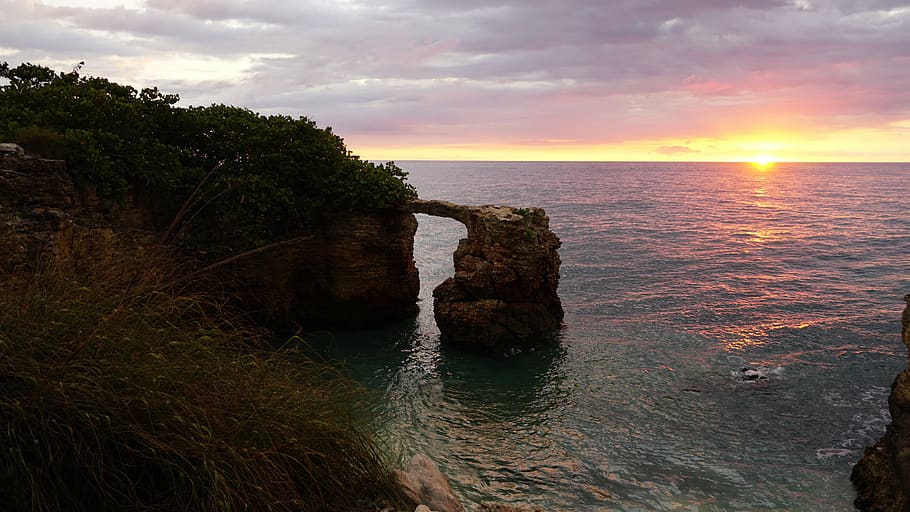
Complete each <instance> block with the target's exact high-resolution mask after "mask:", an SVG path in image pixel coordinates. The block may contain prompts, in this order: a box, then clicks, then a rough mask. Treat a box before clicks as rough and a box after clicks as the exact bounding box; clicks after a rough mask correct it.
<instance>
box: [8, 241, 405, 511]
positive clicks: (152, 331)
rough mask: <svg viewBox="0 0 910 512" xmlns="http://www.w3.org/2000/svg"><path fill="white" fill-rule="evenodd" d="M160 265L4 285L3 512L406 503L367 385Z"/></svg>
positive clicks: (25, 277)
mask: <svg viewBox="0 0 910 512" xmlns="http://www.w3.org/2000/svg"><path fill="white" fill-rule="evenodd" d="M137 259H138V261H137ZM162 261H164V260H163V259H161V258H154V257H150V256H148V255H146V256H143V257H135V258H132V259H130V258H127V259H124V260H121V262H120V263H118V264H116V265H113V266H112V267H109V268H97V266H95V267H94V268H93V267H92V266H91V265H89V268H85V266H83V267H81V268H80V269H79V270H78V271H73V267H69V268H53V269H48V270H45V271H42V272H38V273H29V274H16V275H5V276H0V500H2V501H3V503H2V506H3V510H12V511H20V510H21V511H26V510H27V511H58V510H75V511H79V510H84V511H105V510H110V511H121V510H135V511H159V510H160V511H184V510H185V511H189V510H192V511H208V510H211V511H215V510H217V511H234V510H253V511H256V510H274V511H282V510H317V511H318V510H358V509H360V508H363V507H362V505H363V503H364V498H382V499H388V500H391V501H395V500H399V499H400V497H399V496H398V495H397V494H396V491H395V490H394V489H395V488H394V485H393V484H392V482H391V479H390V476H389V472H388V471H387V469H386V467H385V464H384V459H383V456H382V455H381V454H380V451H379V450H378V449H377V446H376V443H375V430H374V428H375V425H373V424H372V422H371V420H370V417H369V412H368V407H367V405H366V404H365V403H364V400H363V394H362V393H361V391H359V390H358V389H357V388H356V387H355V386H353V385H352V384H351V383H350V382H349V381H347V380H346V379H345V378H343V377H342V376H341V375H339V374H338V372H337V371H335V370H334V369H332V368H329V367H326V366H324V365H320V364H316V363H313V362H309V361H307V360H306V359H305V358H303V357H301V356H299V354H297V355H295V356H294V361H293V362H291V361H290V360H289V358H288V355H287V354H286V353H284V352H282V351H273V350H267V349H265V348H264V347H265V346H266V345H265V344H262V339H263V333H260V332H256V331H254V330H251V329H248V328H244V327H241V326H238V325H234V324H233V323H232V321H231V319H232V318H233V315H231V314H230V313H229V312H227V311H225V309H223V307H222V305H221V304H219V303H218V302H217V301H213V300H211V299H210V298H207V297H205V296H203V295H200V294H196V293H190V292H188V291H187V290H186V288H185V287H184V288H183V289H181V288H180V286H179V283H180V281H179V280H176V281H175V280H174V276H175V275H179V272H176V271H175V270H174V269H173V267H170V266H169V265H168V264H162V263H161V262H162ZM136 269H140V270H136ZM260 347H263V348H260Z"/></svg>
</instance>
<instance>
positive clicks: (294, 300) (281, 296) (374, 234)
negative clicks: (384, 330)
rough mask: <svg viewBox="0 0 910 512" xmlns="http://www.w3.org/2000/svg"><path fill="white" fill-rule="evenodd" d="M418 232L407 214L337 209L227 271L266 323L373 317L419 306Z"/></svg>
mask: <svg viewBox="0 0 910 512" xmlns="http://www.w3.org/2000/svg"><path fill="white" fill-rule="evenodd" d="M416 231H417V220H416V219H415V218H414V215H412V214H410V213H404V212H396V211H391V210H383V211H375V212H371V213H369V214H356V215H355V214H350V215H344V216H336V217H332V218H330V219H324V220H323V221H321V222H319V223H318V226H317V227H316V228H315V229H313V230H312V231H307V232H303V233H300V234H299V236H298V238H297V240H295V241H293V242H291V243H289V244H284V245H282V246H281V247H278V248H275V249H272V250H269V251H267V252H263V253H262V254H258V255H255V256H251V257H248V258H244V259H242V260H239V261H238V262H237V263H236V264H234V265H232V266H231V267H229V268H228V269H227V270H228V271H229V272H231V273H232V274H233V279H231V282H233V283H236V285H235V286H236V288H235V289H234V291H235V292H236V294H237V295H238V296H240V297H241V298H242V299H243V300H244V302H245V304H246V306H245V307H247V308H248V309H250V310H251V312H253V313H254V314H255V315H256V316H257V317H259V318H260V320H263V321H264V323H267V324H270V325H273V326H276V327H280V326H282V324H283V325H288V324H289V323H298V324H301V325H307V326H342V327H360V326H366V325H370V324H376V323H380V322H382V321H388V320H392V319H397V318H404V317H407V316H413V315H415V314H416V313H417V296H418V294H419V292H420V278H419V276H418V274H417V267H416V266H415V264H414V233H415V232H416Z"/></svg>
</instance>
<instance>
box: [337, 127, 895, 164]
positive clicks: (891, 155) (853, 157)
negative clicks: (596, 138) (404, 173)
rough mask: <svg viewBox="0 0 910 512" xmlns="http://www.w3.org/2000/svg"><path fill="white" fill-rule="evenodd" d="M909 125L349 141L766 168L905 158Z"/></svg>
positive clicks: (509, 157) (431, 155)
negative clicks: (665, 135)
mask: <svg viewBox="0 0 910 512" xmlns="http://www.w3.org/2000/svg"><path fill="white" fill-rule="evenodd" d="M908 132H910V129H908V128H905V127H904V126H903V125H895V126H893V127H891V129H885V130H875V129H864V130H844V131H840V132H828V133H797V132H783V131H780V132H762V133H754V134H742V135H731V136H728V137H723V138H698V139H647V140H628V141H623V142H617V143H604V144H597V143H582V142H578V143H575V142H573V141H554V140H547V141H541V142H539V143H537V142H533V141H529V142H514V143H509V142H500V143H497V142H474V141H452V142H451V143H440V142H438V141H436V142H429V143H428V142H426V141H421V140H419V139H408V138H404V139H399V138H390V137H381V138H379V139H376V138H372V137H369V136H365V137H363V138H362V139H361V138H358V137H357V136H356V135H355V136H349V137H347V138H346V139H347V143H348V146H349V147H351V148H353V149H354V151H355V153H357V154H359V155H361V157H363V158H365V159H368V160H488V161H651V162H661V161H663V162H746V163H752V165H754V166H755V167H756V169H760V170H762V169H769V168H771V167H773V166H774V165H775V164H777V163H781V162H872V161H874V162H908V161H910V152H908V150H907V147H906V140H907V139H906V138H907V136H908V134H910V133H908Z"/></svg>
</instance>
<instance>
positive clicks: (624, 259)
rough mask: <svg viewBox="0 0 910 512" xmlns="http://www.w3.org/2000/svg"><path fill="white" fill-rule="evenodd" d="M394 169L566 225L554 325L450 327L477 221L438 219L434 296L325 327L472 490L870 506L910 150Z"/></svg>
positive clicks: (422, 258) (893, 364) (406, 437)
mask: <svg viewBox="0 0 910 512" xmlns="http://www.w3.org/2000/svg"><path fill="white" fill-rule="evenodd" d="M399 165H400V166H401V167H403V168H404V169H405V170H407V171H409V172H410V173H411V177H410V180H411V182H412V183H413V184H414V185H415V186H416V187H417V189H418V191H419V193H420V196H421V197H423V198H426V199H446V200H451V201H456V202H462V203H468V204H490V203H495V204H509V205H512V206H518V207H520V206H541V207H544V208H546V210H547V212H548V214H549V216H550V222H551V227H552V229H553V230H554V231H555V232H556V234H557V235H558V236H559V237H560V238H561V240H562V242H563V246H562V248H561V249H560V254H561V256H562V260H563V264H562V273H561V281H560V289H559V290H560V296H561V298H562V301H563V305H564V307H565V310H566V318H565V323H566V327H565V329H564V330H563V331H562V332H561V333H560V335H559V344H558V345H555V346H552V347H547V348H543V349H539V350H537V351H534V352H529V353H524V354H519V355H517V356H513V357H508V358H506V357H488V356H480V355H477V354H471V353H465V352H462V351H459V350H456V349H451V348H448V347H440V346H439V341H438V330H437V329H436V327H435V325H434V323H433V313H432V295H431V292H432V288H433V287H435V286H436V285H437V284H439V283H440V282H442V281H443V280H444V279H445V278H446V277H447V276H448V275H450V274H451V273H452V262H451V254H452V251H454V249H455V246H456V244H457V241H458V239H459V238H460V237H462V236H464V228H463V227H462V226H461V225H459V224H458V223H456V222H454V221H451V220H449V219H439V218H432V217H427V216H423V215H420V216H418V221H419V223H420V228H419V230H418V234H417V238H416V240H415V244H416V248H415V256H416V259H417V262H418V268H419V270H420V273H421V283H422V284H421V299H422V301H421V303H420V305H421V312H420V314H419V316H418V317H417V318H416V319H414V320H413V321H407V322H402V323H398V324H394V325H390V326H386V327H384V328H382V329H375V330H369V331H360V332H354V333H337V332H336V333H311V334H310V335H309V338H310V340H311V341H312V342H313V343H312V345H313V346H317V347H321V348H320V350H322V351H323V354H324V355H325V356H326V357H329V358H340V359H344V364H345V366H346V367H347V368H348V370H349V371H350V373H351V374H352V375H353V376H354V377H355V378H357V379H358V380H360V381H361V382H363V383H364V384H365V385H366V386H367V387H369V388H371V389H374V390H376V392H377V393H378V394H380V395H381V396H383V397H384V400H381V401H377V407H378V408H380V409H381V410H382V412H383V416H384V417H385V418H386V420H387V425H388V431H389V433H390V434H389V435H390V437H392V438H393V441H395V442H397V443H400V444H401V445H402V446H404V447H405V449H406V450H407V451H409V452H414V451H423V452H426V453H428V454H429V455H430V456H431V457H432V458H434V459H435V460H436V461H437V462H438V464H439V465H440V467H441V468H442V469H443V470H444V471H445V472H446V473H447V474H448V475H449V476H450V478H451V479H452V480H453V484H454V486H455V488H456V490H457V492H458V493H459V494H460V495H461V497H462V498H463V499H464V500H465V501H466V502H468V503H474V502H479V501H484V500H498V501H505V502H509V501H519V502H522V501H529V502H532V503H535V504H538V505H541V506H544V507H547V508H549V509H554V510H592V511H593V510H629V511H633V510H634V511H639V510H640V511H652V510H674V511H675V510H679V511H682V510H685V511H729V510H799V511H841V510H843V511H848V510H853V507H852V500H853V497H854V493H853V490H852V487H851V485H850V482H849V474H850V470H851V468H852V466H853V464H854V463H855V462H856V461H857V460H858V459H859V457H860V455H861V450H862V448H863V447H864V446H866V445H868V444H871V443H872V442H874V441H875V440H876V439H877V438H878V437H879V436H880V435H881V434H882V433H883V432H884V429H885V426H886V424H887V422H888V420H889V418H888V411H887V395H888V391H889V386H890V383H891V381H892V380H893V378H894V376H895V375H896V373H897V372H898V371H900V370H901V369H902V367H903V366H904V365H905V361H906V350H905V348H904V347H903V345H902V344H901V342H900V313H901V310H902V307H903V301H902V297H903V296H904V295H905V294H907V293H910V216H908V215H907V207H906V201H907V197H908V196H910V185H908V180H907V179H906V176H908V175H910V164H778V165H777V166H776V167H774V168H772V169H770V170H766V171H759V170H756V169H754V168H752V167H751V166H749V165H746V164H666V163H663V164H656V163H655V164H642V163H626V164H624V163H480V162H470V163H466V162H399ZM750 379H753V380H750Z"/></svg>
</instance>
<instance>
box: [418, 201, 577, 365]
mask: <svg viewBox="0 0 910 512" xmlns="http://www.w3.org/2000/svg"><path fill="white" fill-rule="evenodd" d="M411 211H412V212H414V213H424V214H428V215H434V216H438V217H448V218H452V219H455V220H457V221H459V222H461V223H462V224H464V225H465V226H466V227H467V232H468V236H467V238H463V239H462V240H461V241H460V242H459V243H458V248H457V249H456V250H455V253H454V256H453V258H454V263H455V275H454V276H452V277H450V278H448V279H446V280H445V281H444V282H443V283H442V284H440V285H439V286H438V287H436V289H435V290H434V291H433V299H434V300H433V305H434V310H435V312H434V314H435V317H436V324H437V326H438V327H439V331H440V333H441V341H442V342H443V343H449V344H456V345H462V346H467V347H477V348H482V349H486V350H489V349H493V350H499V351H504V352H514V351H517V350H522V349H525V348H528V347H530V346H533V345H536V344H539V343H540V342H542V341H546V340H548V339H551V338H552V335H553V333H555V332H556V331H557V330H558V329H559V328H560V326H561V325H562V319H563V314H564V313H563V309H562V304H561V303H560V300H559V296H558V295H557V293H556V289H557V287H558V285H559V264H560V260H559V254H558V252H557V249H558V248H559V246H560V242H559V238H557V237H556V235H555V234H554V233H553V232H552V231H551V230H550V223H549V218H548V217H547V215H546V212H544V210H543V209H541V208H513V207H510V206H490V205H486V206H465V205H457V204H453V203H449V202H445V201H424V200H415V201H412V202H411Z"/></svg>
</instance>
